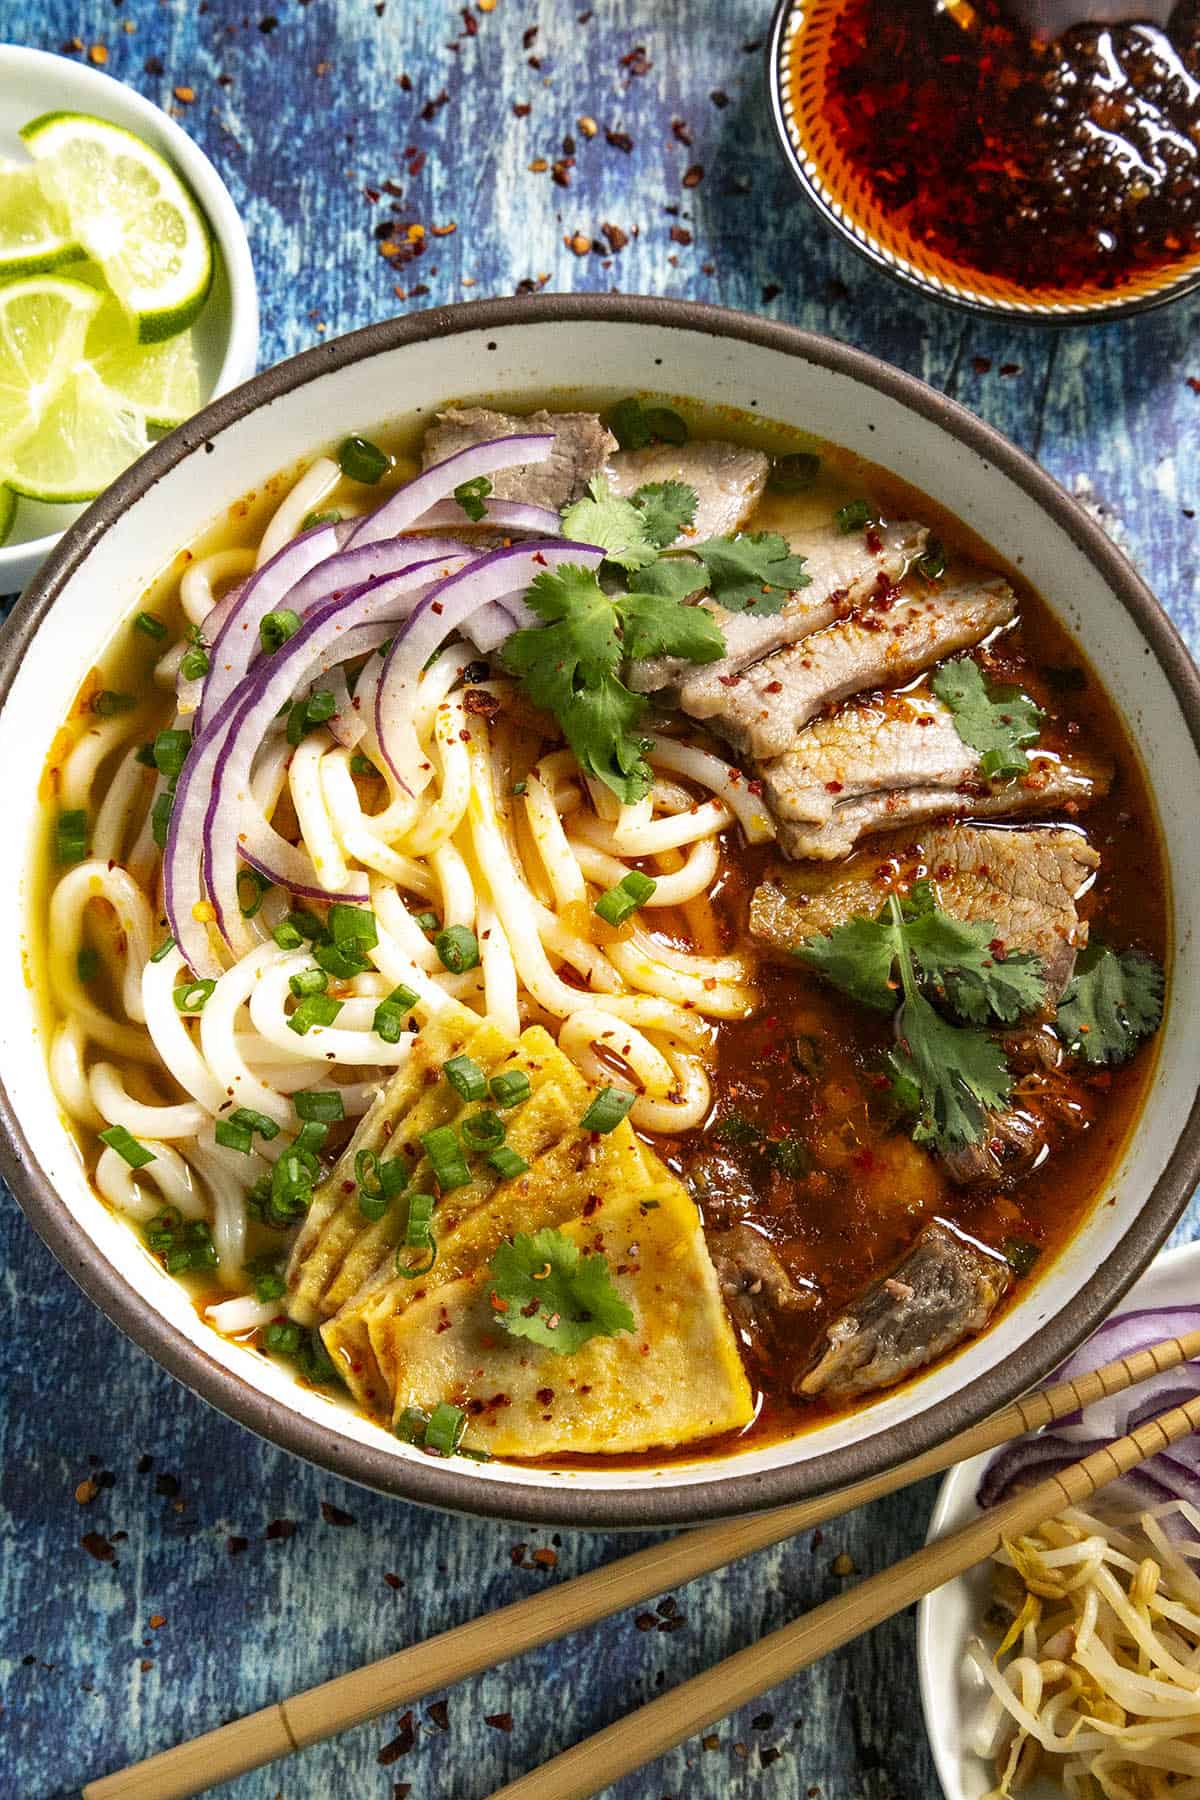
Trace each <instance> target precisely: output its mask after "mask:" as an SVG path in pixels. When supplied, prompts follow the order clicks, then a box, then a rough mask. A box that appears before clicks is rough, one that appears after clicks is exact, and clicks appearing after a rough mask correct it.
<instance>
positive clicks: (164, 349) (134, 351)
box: [83, 300, 201, 428]
mask: <svg viewBox="0 0 1200 1800" xmlns="http://www.w3.org/2000/svg"><path fill="white" fill-rule="evenodd" d="M83 354H84V356H85V358H86V359H87V361H88V362H89V363H90V364H91V365H92V367H93V369H95V371H96V373H97V375H99V377H100V379H101V381H102V382H103V383H104V385H105V387H106V388H107V389H108V390H109V392H110V393H111V394H112V395H113V397H114V399H116V400H118V401H121V402H123V403H124V405H126V406H128V407H132V408H133V409H134V410H135V411H136V412H140V413H143V414H144V415H145V417H146V419H147V421H148V422H149V423H150V424H151V425H155V426H162V427H163V428H168V427H170V426H172V425H178V424H179V423H180V422H181V421H182V420H184V419H190V418H191V416H192V414H193V413H194V412H198V411H199V408H200V400H201V395H200V370H199V367H198V366H197V363H196V352H195V350H194V348H193V346H192V334H191V332H190V331H180V332H176V334H175V336H174V337H171V338H166V339H165V340H164V341H163V342H162V343H161V344H139V342H138V340H137V334H136V332H135V331H134V329H133V326H132V325H131V324H130V322H129V319H128V317H127V316H126V314H125V312H124V310H123V308H121V307H120V306H118V305H117V303H116V301H115V300H106V301H105V302H104V305H103V306H102V307H101V308H100V311H99V312H98V313H97V314H96V316H95V318H94V319H93V320H92V322H91V324H90V326H89V327H88V334H87V343H86V345H85V347H84V352H83Z"/></svg>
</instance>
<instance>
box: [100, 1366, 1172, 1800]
mask: <svg viewBox="0 0 1200 1800" xmlns="http://www.w3.org/2000/svg"><path fill="white" fill-rule="evenodd" d="M1195 1357H1200V1331H1192V1332H1187V1333H1185V1334H1184V1335H1183V1336H1182V1337H1177V1338H1169V1339H1167V1340H1165V1341H1164V1342H1163V1343H1160V1344H1153V1345H1151V1346H1150V1347H1149V1348H1148V1349H1145V1350H1139V1351H1136V1352H1135V1353H1134V1354H1133V1355H1132V1356H1128V1357H1122V1358H1121V1359H1119V1360H1118V1361H1117V1362H1112V1363H1107V1364H1105V1366H1104V1367H1103V1368H1100V1369H1096V1370H1095V1371H1094V1372H1093V1373H1091V1374H1088V1375H1081V1376H1078V1377H1077V1378H1076V1379H1075V1380H1073V1381H1067V1382H1062V1383H1060V1384H1059V1385H1058V1386H1056V1387H1052V1388H1047V1389H1045V1390H1044V1391H1043V1392H1041V1393H1036V1394H1031V1395H1028V1396H1027V1397H1026V1398H1025V1399H1023V1400H1018V1401H1016V1402H1015V1403H1014V1404H1013V1405H1012V1406H1007V1407H1005V1408H1004V1409H1003V1410H1002V1411H1001V1412H998V1413H996V1414H995V1415H994V1417H992V1418H991V1419H986V1420H984V1422H983V1423H982V1424H980V1425H975V1426H973V1427H972V1428H971V1429H970V1430H968V1431H964V1432H961V1433H960V1434H959V1435H958V1436H957V1437H955V1438H951V1439H950V1441H949V1442H948V1443H945V1444H941V1445H939V1446H937V1447H936V1448H935V1449H933V1450H929V1451H926V1452H925V1454H924V1455H923V1456H918V1457H915V1458H914V1459H913V1460H912V1461H911V1462H907V1463H903V1464H901V1465H900V1466H899V1467H898V1468H895V1469H890V1470H888V1471H886V1472H885V1473H884V1474H882V1475H876V1476H873V1477H871V1479H870V1480H867V1481H860V1482H856V1483H855V1484H854V1485H853V1486H852V1487H848V1488H842V1489H840V1490H839V1491H838V1492H837V1493H834V1494H822V1495H820V1496H819V1497H818V1498H817V1499H815V1500H806V1501H802V1502H801V1503H800V1504H798V1505H796V1506H788V1507H783V1508H781V1509H780V1510H778V1511H776V1512H770V1513H760V1514H758V1515H757V1516H755V1517H752V1518H744V1519H743V1518H737V1519H729V1520H726V1521H725V1522H724V1523H723V1524H720V1525H712V1526H708V1527H706V1528H704V1529H703V1530H698V1531H692V1532H684V1533H683V1534H682V1535H681V1536H679V1537H677V1538H673V1539H672V1540H671V1541H670V1542H669V1543H666V1544H660V1545H654V1546H652V1547H651V1548H650V1549H647V1550H639V1551H637V1552H635V1553H634V1554H633V1555H632V1556H625V1557H621V1558H620V1559H619V1560H618V1561H616V1562H614V1563H608V1564H606V1565H605V1566H604V1567H603V1568H600V1569H593V1570H592V1571H591V1572H590V1573H589V1574H587V1575H580V1576H577V1577H576V1578H575V1579H574V1580H573V1581H567V1582H564V1583H563V1584H562V1585H561V1586H559V1587H555V1588H548V1589H546V1590H545V1591H544V1592H542V1593H540V1594H537V1595H534V1596H533V1597H531V1598H530V1599H527V1600H519V1601H517V1602H516V1603H515V1604H514V1605H512V1606H507V1607H504V1608H503V1609H502V1610H501V1611H499V1612H495V1613H492V1614H490V1615H489V1616H487V1617H484V1618H480V1619H473V1620H471V1621H470V1622H469V1623H468V1624H466V1625H459V1626H456V1627H455V1628H454V1629H453V1630H451V1631H445V1632H442V1633H441V1634H440V1635H439V1636H437V1637H433V1638H428V1639H426V1640H425V1642H424V1643H420V1644H413V1645H411V1646H410V1647H409V1648H408V1649H406V1650H400V1651H398V1652H396V1654H395V1655H393V1656H386V1657H383V1658H382V1659H381V1660H380V1661H379V1662H375V1663H369V1664H367V1666H366V1667H365V1668H361V1669H355V1670H353V1671H352V1672H351V1673H350V1674H348V1675H339V1676H336V1677H335V1678H334V1679H333V1680H332V1681H325V1682H322V1683H321V1684H320V1686H318V1687H314V1688H308V1689H307V1690H306V1691H305V1692H303V1693H301V1694H296V1695H294V1696H293V1697H292V1698H291V1699H288V1700H281V1701H278V1702H277V1703H276V1704H275V1705H273V1706H268V1707H265V1708H264V1709H263V1710H262V1711H261V1712H256V1713H250V1714H249V1715H248V1716H247V1717H246V1718H244V1719H238V1720H235V1721H234V1722H233V1723H232V1724H230V1725H222V1726H219V1727H218V1728H217V1730H215V1731H209V1732H206V1733H205V1734H204V1735H203V1736H202V1737H198V1738H194V1739H192V1741H191V1742H190V1743H186V1744H180V1745H178V1746H177V1747H176V1748H175V1749H173V1750H164V1751H162V1752H161V1753H160V1754H159V1755H157V1756H151V1757H149V1758H147V1760H146V1761H145V1762H140V1763H135V1764H132V1765H131V1766H130V1767H129V1768H126V1769H123V1770H120V1771H118V1772H117V1773H116V1774H113V1775H105V1776H102V1777H101V1778H100V1779H99V1780H97V1781H91V1782H88V1783H87V1785H86V1786H85V1787H83V1788H82V1789H81V1790H80V1791H79V1794H78V1796H77V1800H186V1797H187V1796H188V1795H192V1794H202V1793H207V1792H208V1791H209V1790H210V1789H211V1788H213V1787H216V1786H217V1785H218V1784H219V1783H221V1782H223V1781H231V1780H232V1779H233V1778H234V1777H235V1776H237V1775H244V1774H245V1773H247V1771H249V1770H250V1769H257V1768H261V1767H262V1765H263V1764H264V1763H269V1762H273V1761H274V1760H275V1759H276V1758H277V1757H280V1756H289V1755H291V1753H292V1752H293V1751H294V1750H302V1749H304V1748H305V1747H306V1746H307V1745H309V1744H316V1743H320V1742H321V1741H322V1740H324V1739H325V1738H329V1737H332V1736H334V1735H335V1733H337V1732H339V1731H345V1730H348V1729H349V1727H350V1726H352V1725H360V1724H362V1723H364V1722H365V1721H366V1720H368V1719H373V1718H377V1717H378V1716H379V1714H380V1713H384V1712H389V1711H391V1710H393V1709H394V1708H397V1707H402V1706H406V1705H409V1704H410V1703H412V1702H413V1701H416V1700H419V1699H421V1698H422V1697H423V1696H424V1695H426V1694H429V1693H433V1692H435V1691H437V1690H439V1689H442V1688H445V1687H448V1686H450V1685H451V1684H453V1683H454V1682H457V1681H462V1680H464V1679H465V1678H466V1677H467V1676H468V1675H474V1674H476V1673H478V1671H479V1670H481V1669H486V1668H491V1667H492V1666H494V1665H495V1664H496V1663H497V1662H501V1661H507V1660H509V1659H510V1658H512V1657H515V1656H520V1655H522V1654H523V1653H524V1652H525V1651H526V1650H533V1649H536V1648H538V1647H539V1646H540V1645H542V1644H547V1643H551V1642H552V1641H553V1640H554V1639H555V1638H560V1637H564V1636H565V1635H566V1634H567V1633H568V1632H572V1631H579V1630H582V1629H583V1628H584V1627H585V1626H588V1625H594V1624H596V1623H597V1621H598V1620H600V1619H605V1618H608V1617H609V1616H610V1615H611V1614H612V1613H615V1612H621V1611H623V1610H624V1609H625V1608H627V1607H633V1606H638V1605H641V1604H643V1603H644V1602H645V1601H647V1600H649V1599H652V1598H653V1597H654V1596H655V1595H656V1594H661V1593H664V1592H666V1591H667V1590H668V1589H671V1588H676V1587H680V1586H682V1585H683V1584H684V1583H685V1582H689V1581H694V1580H695V1579H696V1577H697V1576H699V1575H705V1574H708V1573H710V1572H711V1571H712V1570H713V1569H717V1568H720V1567H721V1566H722V1565H723V1564H725V1563H728V1562H733V1561H736V1559H737V1558H739V1557H742V1556H749V1555H750V1554H751V1553H752V1552H754V1551H756V1550H764V1549H766V1548H767V1547H768V1546H769V1545H771V1544H777V1543H780V1542H781V1541H782V1540H783V1539H784V1538H789V1537H792V1536H794V1535H796V1534H797V1533H798V1532H801V1531H807V1530H810V1529H811V1528H812V1527H813V1526H816V1525H823V1524H825V1523H826V1522H827V1521H828V1520H830V1519H833V1518H836V1517H837V1516H838V1515H839V1514H841V1513H844V1512H849V1511H850V1510H851V1508H852V1507H855V1506H861V1505H863V1504H864V1503H865V1502H866V1501H868V1500H876V1499H878V1498H879V1497H880V1496H881V1495H883V1494H890V1493H894V1492H895V1491H896V1490H897V1489H898V1488H902V1487H907V1486H908V1485H909V1484H910V1483H912V1482H915V1481H920V1480H921V1479H923V1478H924V1477H925V1476H927V1475H936V1474H938V1473H940V1472H941V1471H942V1470H944V1469H947V1468H949V1467H950V1465H951V1464H952V1463H956V1462H961V1461H964V1460H965V1459H966V1458H967V1457H971V1456H978V1455H980V1454H981V1452H983V1451H985V1450H994V1449H996V1448H997V1447H998V1446H999V1445H1001V1444H1004V1443H1007V1442H1008V1441H1009V1440H1010V1439H1011V1438H1015V1437H1020V1436H1021V1435H1022V1434H1023V1433H1025V1432H1027V1431H1035V1430H1039V1429H1040V1428H1041V1427H1042V1426H1045V1425H1050V1424H1053V1422H1054V1421H1055V1420H1056V1419H1061V1418H1064V1417H1065V1416H1066V1415H1067V1414H1068V1413H1073V1412H1076V1411H1079V1410H1081V1409H1082V1408H1084V1407H1088V1406H1092V1405H1094V1404H1095V1402H1096V1401H1097V1400H1100V1399H1103V1398H1105V1397H1106V1396H1108V1395H1111V1394H1119V1393H1121V1392H1122V1391H1123V1390H1124V1389H1126V1388H1130V1387H1134V1386H1136V1385H1137V1384H1138V1383H1139V1382H1142V1381H1147V1380H1149V1379H1150V1377H1151V1376H1153V1375H1158V1374H1163V1373H1164V1372H1165V1371H1166V1370H1168V1369H1173V1368H1176V1367H1178V1365H1179V1364H1180V1363H1182V1362H1188V1361H1190V1360H1191V1359H1193V1358H1195ZM1197 1430H1200V1396H1197V1397H1196V1398H1195V1399H1192V1400H1189V1401H1187V1402H1185V1404H1184V1405H1182V1406H1177V1407H1174V1408H1173V1409H1172V1410H1171V1411H1170V1412H1166V1413H1162V1414H1160V1415H1159V1417H1158V1418H1155V1419H1148V1420H1147V1421H1146V1422H1145V1424H1143V1425H1140V1426H1139V1427H1138V1429H1137V1430H1136V1431H1133V1432H1130V1433H1129V1435H1128V1436H1127V1437H1122V1438H1117V1439H1116V1440H1115V1441H1114V1442H1113V1443H1112V1444H1109V1445H1107V1446H1106V1447H1105V1448H1104V1449H1101V1450H1096V1451H1094V1452H1093V1453H1092V1454H1091V1455H1090V1456H1087V1457H1085V1458H1084V1459H1083V1461H1082V1462H1078V1463H1075V1464H1074V1465H1073V1466H1072V1467H1070V1468H1068V1469H1064V1470H1062V1471H1061V1472H1060V1473H1059V1474H1057V1475H1052V1476H1050V1477H1049V1479H1048V1480H1046V1481H1043V1482H1040V1483H1039V1484H1038V1485H1037V1486H1036V1487H1033V1488H1030V1489H1028V1490H1026V1491H1025V1492H1023V1493H1019V1494H1016V1495H1014V1496H1013V1497H1012V1498H1011V1499H1009V1500H1007V1501H1005V1502H1004V1503H1003V1504H1002V1505H1000V1506H995V1507H993V1508H992V1509H991V1510H990V1511H989V1512H987V1513H985V1514H984V1515H983V1516H982V1517H981V1518H979V1519H977V1520H975V1521H974V1522H973V1523H971V1524H970V1525H967V1526H964V1527H963V1529H962V1530H960V1531H956V1532H953V1533H952V1534H951V1535H950V1536H948V1537H945V1538H942V1539H940V1540H939V1541H938V1542H936V1543H933V1544H928V1545H926V1547H925V1548H924V1549H923V1550H918V1551H916V1552H915V1553H914V1554H913V1555H912V1556H909V1557H906V1558H905V1559H904V1561H903V1562H900V1563H897V1564H896V1565H895V1566H894V1567H892V1568H890V1569H883V1570H881V1571H880V1572H879V1574H877V1575H872V1576H869V1577H868V1578H867V1579H866V1580H865V1581H862V1582H860V1583H859V1584H858V1585H857V1586H856V1587H854V1588H851V1589H849V1590H848V1591H847V1592H845V1593H843V1594H839V1595H838V1596H837V1597H836V1598H835V1599H833V1600H829V1601H827V1602H826V1603H825V1604H824V1605H823V1606H818V1607H816V1608H815V1609H814V1611H812V1612H810V1613H806V1614H805V1615H804V1616H803V1617H802V1618H800V1619H797V1620H795V1621H794V1623H792V1624H790V1625H785V1626H783V1627H782V1628H781V1629H780V1630H778V1631H775V1632H772V1633H771V1634H770V1636H768V1637H766V1638H763V1639H762V1640H761V1642H759V1643H757V1644H752V1645H750V1646H749V1647H748V1648H747V1649H745V1650H741V1651H739V1652H738V1653H737V1654H736V1655H734V1656H731V1657H728V1658H727V1659H726V1660H725V1661H724V1662H722V1663H718V1664H717V1666H716V1667H715V1668H713V1669H709V1670H708V1671H706V1672H705V1673H704V1674H702V1675H697V1676H695V1677H694V1678H693V1679H692V1680H690V1681H686V1682H684V1683H683V1684H682V1686H680V1687H678V1688H675V1689H673V1690H672V1691H671V1692H670V1693H668V1694H664V1695H662V1696H661V1697H660V1698H659V1699H657V1700H653V1701H651V1702H650V1704H649V1705H647V1706H643V1707H641V1708H639V1709H638V1710H637V1711H636V1712H633V1713H631V1714H629V1715H628V1717H626V1718H624V1719H620V1720H618V1721H617V1722H616V1723H615V1724H612V1725H610V1726H608V1727H607V1728H606V1729H605V1730H603V1731H600V1732H597V1733H596V1735H595V1736H594V1737H590V1738H587V1739H586V1740H585V1741H584V1742H582V1743H580V1744H576V1745H574V1746H573V1747H572V1748H571V1749H569V1750H565V1751H563V1753H562V1754H561V1755H560V1756H556V1757H554V1758H552V1759H551V1761H550V1762H548V1763H545V1764H543V1766H542V1767H541V1768H539V1769H535V1770H534V1771H533V1772H532V1773H531V1774H529V1775H524V1776H521V1777H520V1778H519V1779H518V1780H517V1781H514V1782H510V1783H509V1785H508V1786H507V1787H504V1788H501V1789H498V1790H497V1792H496V1793H495V1794H494V1795H493V1796H492V1800H586V1797H587V1796H590V1795H593V1794H597V1793H599V1792H600V1791H601V1789H603V1788H606V1787H608V1786H609V1785H610V1784H611V1783H612V1782H614V1781H617V1780H618V1779H619V1778H620V1777H621V1776H623V1775H627V1774H629V1773H630V1772H631V1771H632V1770H634V1769H637V1768H640V1767H641V1766H642V1764H643V1763H646V1762H649V1761H651V1760H652V1759H653V1758H654V1757H657V1756H661V1755H663V1754H664V1753H665V1752H666V1751H668V1750H670V1749H673V1748H674V1746H675V1745H676V1744H679V1743H681V1742H682V1741H683V1740H684V1739H685V1738H688V1737H691V1736H692V1735H693V1734H694V1733H696V1732H698V1731H700V1730H701V1729H702V1728H703V1727H704V1726H705V1725H707V1724H709V1723H710V1722H711V1721H712V1720H714V1719H717V1718H721V1717H723V1716H724V1715H725V1714H726V1713H729V1712H732V1711H734V1710H735V1708H737V1707H739V1706H741V1705H743V1704H744V1703H745V1702H746V1701H748V1700H750V1699H753V1698H754V1697H755V1696H757V1695H759V1694H761V1693H764V1692H765V1691H766V1690H767V1689H768V1688H770V1687H774V1686H775V1685H776V1684H777V1683H779V1682H781V1681H783V1680H785V1679H787V1678H788V1677H790V1676H792V1675H794V1674H796V1673H797V1672H798V1671H799V1670H801V1669H804V1668H807V1667H808V1666H809V1664H810V1663H813V1662H816V1661H817V1660H818V1659H819V1658H820V1657H822V1656H825V1655H827V1654H828V1653H829V1652H830V1651H831V1650H836V1649H838V1648H839V1647H840V1646H841V1645H842V1644H846V1643H849V1642H850V1640H851V1639H852V1638H856V1637H858V1636H860V1634H861V1633H862V1632H864V1631H869V1630H870V1628H871V1627H872V1626H873V1625H878V1624H880V1623H881V1622H882V1621H883V1620H884V1619H888V1618H891V1617H892V1615H893V1614H894V1613H897V1612H900V1611H901V1610H902V1609H903V1608H904V1607H906V1606H908V1605H911V1603H912V1602H913V1601H914V1600H918V1599H920V1598H921V1596H922V1595H923V1594H927V1593H929V1592H931V1591H932V1590H933V1589H934V1588H937V1587H940V1586H941V1585H942V1583H943V1582H946V1581H949V1580H951V1579H952V1578H953V1577H954V1576H956V1575H960V1574H962V1573H963V1571H964V1570H966V1569H969V1568H971V1567H973V1566H974V1564H976V1563H978V1562H982V1561H984V1560H985V1559H986V1558H987V1557H989V1556H991V1555H992V1554H993V1553H994V1552H995V1551H996V1550H997V1549H998V1548H999V1547H1000V1543H1001V1540H1002V1539H1004V1538H1010V1537H1013V1536H1015V1535H1018V1534H1020V1533H1021V1532H1025V1531H1032V1530H1033V1529H1035V1528H1036V1527H1037V1526H1038V1525H1040V1524H1041V1523H1042V1522H1043V1521H1044V1520H1046V1519H1049V1518H1053V1517H1054V1515H1055V1514H1056V1513H1059V1512H1061V1511H1062V1510H1063V1508H1064V1507H1067V1506H1078V1505H1080V1504H1082V1503H1083V1502H1084V1501H1086V1500H1087V1499H1088V1498H1089V1497H1090V1496H1091V1495H1092V1494H1094V1493H1095V1492H1096V1490H1097V1489H1098V1488H1101V1487H1103V1486H1105V1484H1106V1483H1107V1482H1110V1481H1115V1480H1116V1479H1117V1478H1118V1476H1121V1475H1124V1474H1127V1473H1128V1472H1129V1470H1130V1469H1132V1468H1134V1467H1135V1466H1136V1465H1137V1464H1138V1463H1140V1462H1142V1461H1144V1460H1145V1458H1146V1457H1149V1456H1154V1455H1156V1454H1157V1453H1158V1452H1159V1451H1160V1450H1165V1449H1166V1448H1167V1447H1168V1445H1170V1444H1174V1443H1177V1442H1178V1441H1179V1439H1180V1438H1183V1437H1187V1436H1188V1435H1189V1434H1190V1433H1191V1432H1193V1431H1197ZM499 1645H503V1650H502V1653H501V1654H500V1655H497V1646H499Z"/></svg>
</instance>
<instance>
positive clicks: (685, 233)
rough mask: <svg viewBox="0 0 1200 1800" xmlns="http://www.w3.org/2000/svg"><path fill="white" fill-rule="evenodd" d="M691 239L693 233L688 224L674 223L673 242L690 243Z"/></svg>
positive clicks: (672, 230) (672, 228)
mask: <svg viewBox="0 0 1200 1800" xmlns="http://www.w3.org/2000/svg"><path fill="white" fill-rule="evenodd" d="M691 241H692V234H691V232H690V231H689V230H688V228H687V226H686V225H672V227H671V242H672V243H673V244H690V243H691Z"/></svg>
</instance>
